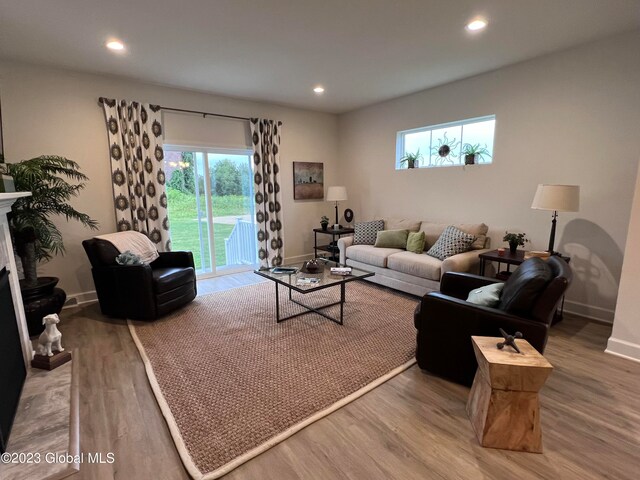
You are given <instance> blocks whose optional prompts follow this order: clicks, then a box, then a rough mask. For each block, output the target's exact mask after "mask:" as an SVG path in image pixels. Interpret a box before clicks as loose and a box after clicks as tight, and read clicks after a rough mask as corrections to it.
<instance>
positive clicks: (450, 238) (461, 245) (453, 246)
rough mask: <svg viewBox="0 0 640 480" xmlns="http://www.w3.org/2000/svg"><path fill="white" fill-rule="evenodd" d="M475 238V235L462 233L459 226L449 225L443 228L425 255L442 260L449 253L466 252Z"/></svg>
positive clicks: (449, 254) (448, 255)
mask: <svg viewBox="0 0 640 480" xmlns="http://www.w3.org/2000/svg"><path fill="white" fill-rule="evenodd" d="M475 239H476V237H475V236H473V235H470V234H468V233H464V232H463V231H462V230H460V229H459V228H456V227H454V226H453V225H449V226H448V227H447V228H445V229H444V232H442V235H440V238H438V241H437V242H436V243H434V245H433V247H431V248H430V249H429V251H428V252H427V255H429V256H431V257H434V258H437V259H438V260H444V259H445V258H448V257H450V256H451V255H457V254H458V253H462V252H466V251H467V250H469V249H470V248H471V244H472V243H473V241H474V240H475Z"/></svg>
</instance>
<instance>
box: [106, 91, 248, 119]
mask: <svg viewBox="0 0 640 480" xmlns="http://www.w3.org/2000/svg"><path fill="white" fill-rule="evenodd" d="M105 100H108V99H107V98H105V97H100V98H99V99H98V101H99V102H100V103H104V102H105ZM158 107H159V108H160V109H162V110H167V111H169V112H181V113H193V114H197V115H202V116H203V117H204V118H206V117H221V118H231V119H233V120H244V121H247V122H248V121H250V120H251V119H250V118H249V117H237V116H235V115H224V114H222V113H211V112H201V111H200V110H188V109H185V108H171V107H163V106H162V105H158Z"/></svg>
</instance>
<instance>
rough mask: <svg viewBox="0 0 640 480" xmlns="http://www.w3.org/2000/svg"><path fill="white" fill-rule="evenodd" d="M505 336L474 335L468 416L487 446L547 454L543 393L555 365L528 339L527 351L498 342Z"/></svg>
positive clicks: (522, 346)
mask: <svg viewBox="0 0 640 480" xmlns="http://www.w3.org/2000/svg"><path fill="white" fill-rule="evenodd" d="M503 340H504V339H503V338H501V337H475V336H474V337H471V341H472V343H473V350H474V351H475V354H476V359H477V360H478V370H477V372H476V376H475V378H474V380H473V386H472V387H471V393H470V394H469V401H468V402H467V414H468V415H469V418H470V419H471V425H472V426H473V429H474V430H475V432H476V436H477V437H478V441H479V442H480V444H481V445H482V446H483V447H489V448H501V449H505V450H517V451H522V452H535V453H542V430H541V428H540V403H539V399H538V391H539V390H540V389H541V388H542V386H543V385H544V383H545V381H546V380H547V378H548V377H549V375H550V374H551V371H552V370H553V366H552V365H551V364H550V363H549V362H548V361H547V360H546V359H545V358H544V357H543V356H542V355H540V354H539V353H538V351H537V350H536V349H535V348H533V347H532V346H531V345H530V344H529V342H527V341H526V340H517V342H516V343H517V345H518V347H519V348H520V350H521V351H522V354H519V353H516V352H515V351H514V350H513V349H511V348H510V347H505V348H504V349H502V350H498V348H496V344H497V343H499V342H501V341H503Z"/></svg>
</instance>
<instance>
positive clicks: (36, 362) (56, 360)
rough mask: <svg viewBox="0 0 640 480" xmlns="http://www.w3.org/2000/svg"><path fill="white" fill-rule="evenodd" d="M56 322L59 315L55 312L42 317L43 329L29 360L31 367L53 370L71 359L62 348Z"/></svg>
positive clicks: (60, 335) (58, 319) (60, 334)
mask: <svg viewBox="0 0 640 480" xmlns="http://www.w3.org/2000/svg"><path fill="white" fill-rule="evenodd" d="M58 323H60V317H58V315H57V314H55V313H52V314H51V315H47V316H45V317H44V318H43V319H42V324H43V325H45V329H44V332H42V333H41V334H40V338H38V348H37V353H36V354H35V355H34V357H33V360H32V361H31V366H32V367H34V368H42V369H45V370H53V369H54V368H56V367H59V366H60V365H62V364H64V363H67V362H68V361H69V360H71V354H70V353H69V352H65V351H64V348H62V333H60V330H58V327H57V325H58ZM54 352H55V353H54Z"/></svg>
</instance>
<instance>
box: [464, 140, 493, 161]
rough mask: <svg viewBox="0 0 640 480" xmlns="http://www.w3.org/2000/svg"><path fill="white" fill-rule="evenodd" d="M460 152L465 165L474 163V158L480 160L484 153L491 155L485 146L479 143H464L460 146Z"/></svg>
mask: <svg viewBox="0 0 640 480" xmlns="http://www.w3.org/2000/svg"><path fill="white" fill-rule="evenodd" d="M462 154H463V155H464V164H465V165H474V164H475V163H476V160H482V158H483V157H484V156H485V155H486V156H487V157H491V155H490V154H489V150H487V146H486V145H485V146H484V147H481V146H480V144H479V143H476V144H471V143H465V144H464V145H463V147H462Z"/></svg>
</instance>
